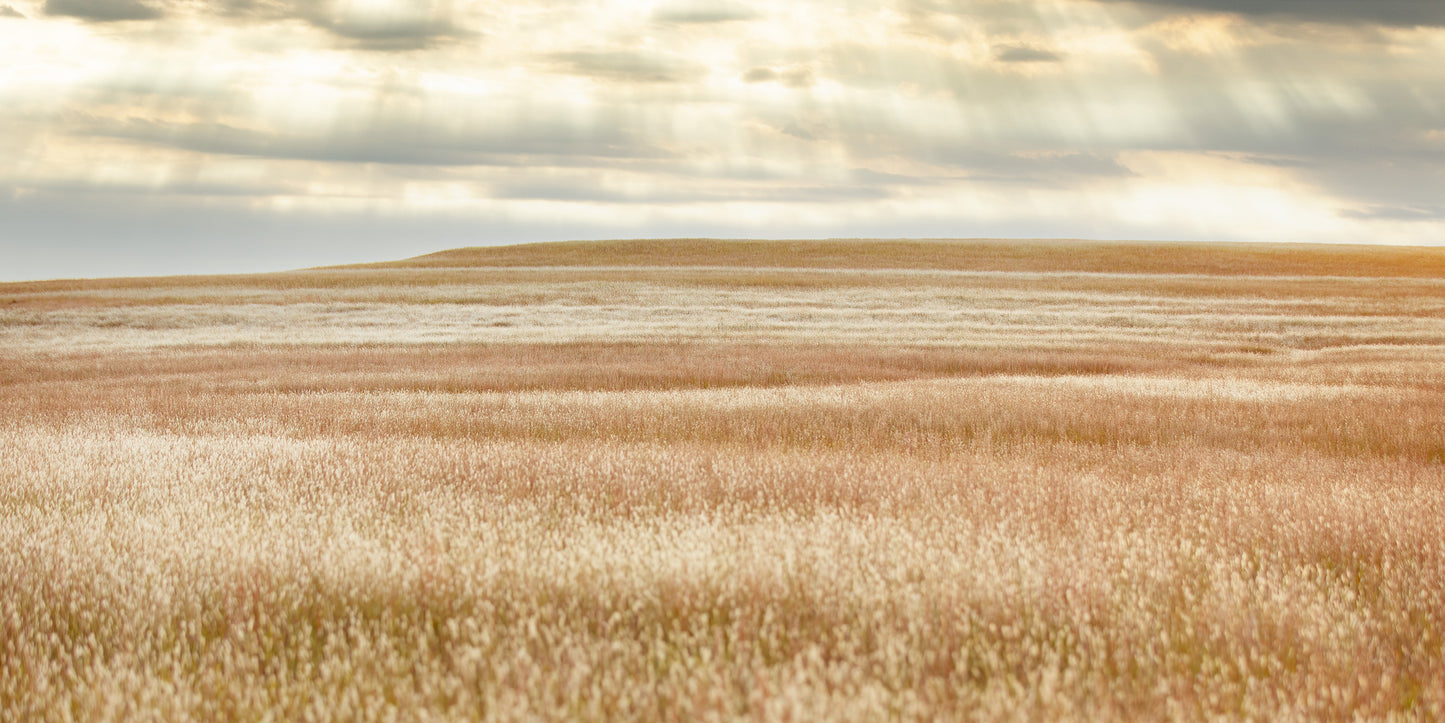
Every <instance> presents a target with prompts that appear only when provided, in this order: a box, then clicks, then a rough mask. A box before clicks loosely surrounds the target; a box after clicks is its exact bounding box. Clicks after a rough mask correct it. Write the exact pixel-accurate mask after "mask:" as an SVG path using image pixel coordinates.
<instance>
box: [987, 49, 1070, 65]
mask: <svg viewBox="0 0 1445 723" xmlns="http://www.w3.org/2000/svg"><path fill="white" fill-rule="evenodd" d="M993 57H994V59H995V60H998V61H1000V62H1004V63H1058V62H1060V61H1062V60H1063V59H1064V57H1063V56H1062V55H1059V54H1058V53H1055V52H1053V51H1051V50H1044V49H1042V48H1035V47H1031V46H1027V45H1000V46H997V47H995V48H994V53H993Z"/></svg>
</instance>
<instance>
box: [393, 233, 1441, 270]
mask: <svg viewBox="0 0 1445 723" xmlns="http://www.w3.org/2000/svg"><path fill="white" fill-rule="evenodd" d="M484 266H501V267H507V266H663V267H668V266H725V267H745V268H769V267H780V268H827V269H934V270H954V271H1033V272H1097V273H1128V274H1206V275H1220V276H1238V275H1261V276H1367V277H1375V276H1400V277H1416V278H1422V277H1424V278H1445V249H1437V248H1419V247H1398V246H1397V247H1391V246H1328V245H1290V244H1243V243H1234V244H1224V243H1213V244H1204V243H1148V242H1104V241H1080V240H1056V239H1044V240H1037V239H1036V240H1019V239H959V240H943V239H939V240H912V239H895V240H858V239H849V240H826V241H812V240H805V241H732V240H720V239H663V240H650V239H636V240H618V241H571V242H562V243H537V244H521V245H515V246H491V247H474V248H462V249H452V250H449V251H441V252H438V253H433V254H427V255H424V256H417V257H415V258H411V259H405V260H402V261H393V262H386V263H381V264H369V265H366V266H365V268H438V267H484Z"/></svg>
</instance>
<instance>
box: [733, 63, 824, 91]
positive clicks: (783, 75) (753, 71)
mask: <svg viewBox="0 0 1445 723" xmlns="http://www.w3.org/2000/svg"><path fill="white" fill-rule="evenodd" d="M742 79H743V82H744V83H782V84H783V85H786V86H788V87H789V88H806V87H808V86H810V85H812V84H813V70H812V69H811V68H808V67H804V66H792V67H787V68H782V69H775V68H769V67H758V68H749V69H748V70H747V71H746V72H744V73H743V74H742Z"/></svg>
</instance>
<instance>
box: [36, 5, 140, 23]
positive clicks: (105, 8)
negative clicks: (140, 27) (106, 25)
mask: <svg viewBox="0 0 1445 723" xmlns="http://www.w3.org/2000/svg"><path fill="white" fill-rule="evenodd" d="M45 14H46V15H59V16H65V17H72V18H80V19H82V20H89V21H92V22H98V23H103V22H116V21H120V20H154V19H156V18H159V17H161V14H162V13H161V11H160V10H158V9H156V8H154V7H151V6H150V5H146V4H144V3H142V2H139V0H46V2H45Z"/></svg>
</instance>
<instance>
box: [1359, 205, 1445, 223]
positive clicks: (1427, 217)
mask: <svg viewBox="0 0 1445 723" xmlns="http://www.w3.org/2000/svg"><path fill="white" fill-rule="evenodd" d="M1342 215H1343V216H1345V217H1346V218H1357V219H1362V220H1366V221H1374V220H1385V221H1442V220H1445V206H1370V207H1369V208H1366V209H1356V210H1349V211H1345V212H1344V213H1343V214H1342Z"/></svg>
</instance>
